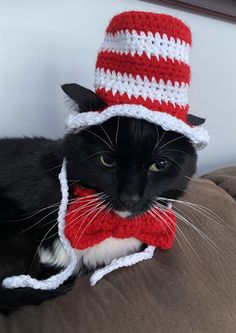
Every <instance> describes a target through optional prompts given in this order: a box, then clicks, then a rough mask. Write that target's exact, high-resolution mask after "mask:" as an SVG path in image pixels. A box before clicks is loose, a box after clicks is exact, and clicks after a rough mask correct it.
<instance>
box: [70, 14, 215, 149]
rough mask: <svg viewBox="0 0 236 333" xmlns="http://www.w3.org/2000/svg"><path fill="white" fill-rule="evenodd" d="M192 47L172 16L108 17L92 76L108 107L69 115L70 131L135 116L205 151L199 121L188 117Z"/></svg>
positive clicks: (185, 29)
mask: <svg viewBox="0 0 236 333" xmlns="http://www.w3.org/2000/svg"><path fill="white" fill-rule="evenodd" d="M191 43H192V37H191V30H190V29H189V27H188V26H186V25H185V24H184V23H183V22H182V21H180V20H179V19H177V18H175V17H172V16H169V15H165V14H155V13H149V12H138V11H130V12H124V13H121V14H119V15H116V16H115V17H113V19H112V20H111V22H110V24H109V25H108V28H107V30H106V34H105V39H104V41H103V43H102V46H101V48H100V51H99V53H98V57H97V63H96V72H95V89H96V94H97V95H98V96H99V97H100V98H101V99H102V100H103V101H104V102H105V103H106V104H107V107H106V108H105V109H104V110H102V111H96V110H94V111H90V112H86V113H81V114H77V115H70V116H69V117H68V119H67V128H68V129H69V131H73V130H77V131H78V129H82V128H84V127H87V126H91V125H95V124H99V123H102V122H104V121H106V120H108V119H109V118H111V117H114V116H124V117H134V118H138V119H145V120H147V121H150V122H152V123H155V124H158V125H160V126H162V127H163V129H165V130H172V131H176V132H178V133H181V134H183V135H186V136H187V137H188V138H189V139H190V140H191V141H192V143H193V144H194V145H195V147H196V148H198V149H201V148H204V147H205V146H206V145H207V143H208V141H209V135H208V133H207V131H206V130H205V129H204V128H203V127H202V126H201V123H202V122H201V120H202V119H201V118H198V117H195V116H193V115H189V114H188V110H189V104H188V89H189V85H190V65H189V52H190V47H191ZM196 120H197V121H196ZM199 120H200V122H199ZM203 122H204V120H203ZM199 124H200V125H199ZM196 125H197V126H196Z"/></svg>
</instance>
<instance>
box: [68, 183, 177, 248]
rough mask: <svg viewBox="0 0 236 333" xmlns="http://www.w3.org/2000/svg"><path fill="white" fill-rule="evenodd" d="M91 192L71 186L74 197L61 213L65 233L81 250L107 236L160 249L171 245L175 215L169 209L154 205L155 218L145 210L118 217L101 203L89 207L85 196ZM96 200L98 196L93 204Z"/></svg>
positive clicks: (174, 227)
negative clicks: (98, 208) (164, 209)
mask: <svg viewBox="0 0 236 333" xmlns="http://www.w3.org/2000/svg"><path fill="white" fill-rule="evenodd" d="M94 193H95V191H94V190H88V189H81V188H80V187H79V186H76V187H75V189H74V197H75V200H74V201H73V203H71V204H70V205H69V207H68V213H67V215H66V217H65V236H66V238H67V239H68V240H69V241H70V243H71V245H72V247H73V248H75V249H80V250H83V249H85V248H88V247H91V246H93V245H95V244H98V243H100V242H102V241H103V240H105V239H107V238H109V237H115V238H129V237H135V238H137V239H139V240H140V241H141V242H143V243H146V244H149V245H153V246H155V247H159V248H161V249H169V248H171V247H172V245H173V241H174V235H175V229H176V219H175V216H174V214H173V212H172V211H171V210H170V209H168V208H166V211H161V210H157V208H156V212H157V213H156V214H157V215H158V218H155V216H154V215H153V214H152V213H150V212H149V211H147V212H146V213H144V214H143V215H139V216H137V217H134V218H122V217H120V216H118V215H117V214H115V213H114V212H112V211H109V210H108V209H107V208H106V207H105V206H104V207H103V209H102V210H101V209H100V210H98V211H97V210H95V209H92V208H93V205H91V204H90V205H89V198H90V197H91V195H93V194H94ZM86 197H87V198H88V200H87V201H85V200H86ZM93 198H94V197H93ZM95 200H96V199H95ZM98 204H99V197H98V199H97V200H96V204H95V206H96V205H98Z"/></svg>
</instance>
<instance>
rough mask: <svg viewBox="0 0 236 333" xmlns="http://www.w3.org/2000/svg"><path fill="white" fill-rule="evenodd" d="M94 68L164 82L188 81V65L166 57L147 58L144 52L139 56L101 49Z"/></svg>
mask: <svg viewBox="0 0 236 333" xmlns="http://www.w3.org/2000/svg"><path fill="white" fill-rule="evenodd" d="M96 68H104V70H105V71H106V70H110V71H111V72H112V71H115V72H116V73H121V74H122V75H123V74H124V73H126V74H132V75H133V77H136V76H137V75H139V76H140V77H141V78H142V79H144V76H146V77H147V78H148V79H149V80H150V81H151V80H152V78H155V79H156V81H157V82H158V81H160V80H161V79H162V80H163V81H164V82H165V83H166V82H167V81H168V80H170V81H171V82H172V84H174V83H175V82H176V81H177V82H179V83H182V82H184V83H188V84H189V83H190V66H189V65H187V64H185V63H183V62H180V61H177V60H172V59H169V58H167V59H166V60H165V59H164V58H162V57H160V58H159V60H158V59H157V58H156V57H155V56H151V57H150V58H148V56H147V55H146V53H143V54H142V55H141V56H140V55H138V54H135V55H134V56H132V55H131V54H130V53H128V54H118V53H114V52H109V51H103V52H100V53H99V54H98V57H97V63H96Z"/></svg>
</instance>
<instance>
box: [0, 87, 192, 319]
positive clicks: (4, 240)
mask: <svg viewBox="0 0 236 333" xmlns="http://www.w3.org/2000/svg"><path fill="white" fill-rule="evenodd" d="M62 88H63V90H64V91H65V92H66V93H67V95H68V96H70V97H71V98H72V99H73V100H74V101H75V102H76V103H77V104H78V105H79V112H86V111H89V110H97V109H100V108H102V107H104V102H103V101H102V100H101V99H100V98H99V97H98V96H96V95H95V94H94V93H93V92H91V91H89V90H87V89H85V88H82V87H80V86H78V85H75V84H71V85H64V86H63V87H62ZM64 157H66V161H67V175H68V182H69V187H70V189H72V186H73V184H75V183H78V184H80V185H81V186H84V187H88V188H94V189H96V190H97V191H98V192H100V193H103V194H105V196H103V200H104V201H105V203H106V204H107V205H108V206H109V207H111V208H112V209H113V210H114V211H115V212H116V213H117V214H119V215H121V216H123V217H126V216H132V215H139V214H141V213H143V212H144V211H146V210H148V209H149V208H150V205H152V204H153V199H156V198H157V197H158V196H162V197H168V198H173V199H175V198H177V197H179V196H180V195H181V193H182V192H183V190H184V189H185V188H186V186H187V183H188V180H189V177H191V176H192V175H193V174H194V172H195V168H196V159H197V156H196V152H195V149H194V147H193V146H192V144H191V143H190V141H189V140H188V139H187V138H186V137H184V136H183V135H181V134H178V133H176V132H172V131H164V130H163V129H162V128H161V127H160V126H157V125H154V124H151V123H149V122H147V121H145V120H137V119H133V118H126V117H113V118H111V119H109V120H107V121H106V122H104V123H103V124H102V125H96V126H91V127H90V128H87V129H85V130H83V131H81V132H79V133H77V134H68V135H65V137H64V138H63V139H60V140H49V139H45V138H6V139H5V138H3V139H1V140H0V282H1V281H2V280H3V279H4V278H5V277H8V276H12V275H19V274H30V275H31V276H32V277H36V278H37V279H44V278H47V277H49V276H50V275H51V274H53V273H55V272H58V271H60V269H61V268H62V267H63V266H65V265H66V258H65V254H64V253H63V251H62V249H61V248H60V243H59V240H58V235H57V224H56V219H57V214H58V206H59V204H60V200H61V191H60V184H59V181H58V175H59V172H60V169H61V165H62V161H63V158H64ZM106 246H107V253H108V255H106V257H103V256H102V254H101V255H99V254H98V257H99V256H100V257H99V259H98V258H96V259H95V258H94V257H93V256H92V255H87V257H86V260H85V257H84V256H83V253H82V252H81V253H78V257H79V259H80V261H79V262H80V266H81V267H80V272H81V271H83V270H84V269H91V268H92V269H94V268H95V267H96V266H97V265H101V264H103V263H108V262H109V261H111V259H113V258H114V257H116V256H120V255H124V254H127V253H130V252H133V251H136V250H137V249H139V248H140V247H141V246H142V244H140V242H136V243H134V244H133V243H132V244H131V243H129V244H128V243H127V242H126V243H125V242H124V243H122V244H121V246H120V249H119V251H118V252H119V253H118V252H116V251H115V250H114V246H113V243H109V244H108V243H107V244H106ZM98 251H100V249H99V248H98ZM98 253H99V252H98ZM72 281H73V278H71V279H70V280H69V281H67V282H66V283H64V285H62V286H61V287H59V288H58V289H56V290H54V291H40V290H33V289H30V288H20V289H14V290H9V289H4V288H2V287H1V288H0V309H1V310H2V311H6V312H7V311H8V310H12V309H14V308H16V307H18V306H20V305H23V304H31V303H33V304H36V303H39V302H41V301H42V300H45V299H48V298H51V297H55V296H57V295H60V294H62V293H64V292H66V291H67V290H68V289H70V288H71V283H72Z"/></svg>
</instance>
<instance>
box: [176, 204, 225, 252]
mask: <svg viewBox="0 0 236 333" xmlns="http://www.w3.org/2000/svg"><path fill="white" fill-rule="evenodd" d="M176 210H179V209H178V208H177V207H175V209H173V208H172V211H173V212H174V213H175V215H176V216H177V217H178V218H179V219H180V220H181V221H182V222H184V223H185V224H187V225H188V226H190V227H192V228H193V230H195V231H196V232H197V233H198V234H199V235H200V236H202V237H203V238H204V239H205V240H206V241H207V242H208V243H209V244H211V245H212V246H213V247H214V248H215V249H217V250H218V251H219V252H220V249H219V248H218V246H217V245H216V244H215V243H214V241H213V240H212V239H211V238H210V237H208V236H207V235H206V234H205V233H204V232H203V231H202V230H200V229H199V228H197V227H196V226H195V225H194V224H193V223H191V222H190V221H189V220H188V219H186V218H185V217H184V216H183V215H181V214H180V213H178V212H177V211H176ZM179 211H180V210H179ZM180 212H182V211H180Z"/></svg>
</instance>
